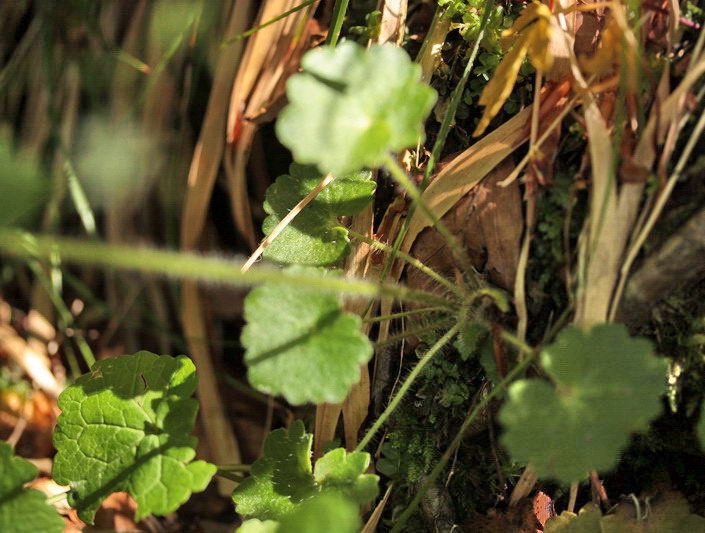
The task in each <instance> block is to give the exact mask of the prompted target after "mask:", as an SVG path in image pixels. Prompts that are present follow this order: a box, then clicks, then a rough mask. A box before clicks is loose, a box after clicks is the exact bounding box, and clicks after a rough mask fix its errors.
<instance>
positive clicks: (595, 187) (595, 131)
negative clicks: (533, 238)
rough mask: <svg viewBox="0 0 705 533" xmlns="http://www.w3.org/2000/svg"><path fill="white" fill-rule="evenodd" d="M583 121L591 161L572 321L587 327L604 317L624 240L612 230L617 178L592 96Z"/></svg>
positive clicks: (606, 132)
mask: <svg viewBox="0 0 705 533" xmlns="http://www.w3.org/2000/svg"><path fill="white" fill-rule="evenodd" d="M585 124H586V127H587V133H588V147H589V152H590V162H591V165H592V191H591V196H590V218H589V226H588V232H587V238H586V241H585V243H584V246H583V248H582V253H583V255H584V257H583V259H584V264H585V265H586V270H585V283H584V285H583V286H582V287H581V291H580V293H579V294H578V304H577V312H576V317H575V322H576V323H577V324H579V325H581V326H583V327H589V326H591V325H592V324H594V323H597V322H604V321H605V320H606V319H607V313H608V311H609V305H610V299H611V295H612V291H613V290H614V286H615V282H616V280H617V273H618V269H619V260H620V258H621V256H622V252H623V250H624V240H623V238H622V237H621V236H620V235H618V234H617V232H616V231H615V228H614V225H615V221H616V217H617V182H616V178H615V176H614V165H613V156H612V154H613V149H612V142H611V139H610V134H609V130H608V129H607V125H606V124H605V120H604V118H603V117H602V114H601V113H600V109H599V108H598V106H597V104H596V103H595V101H594V100H590V101H589V102H587V103H586V104H585Z"/></svg>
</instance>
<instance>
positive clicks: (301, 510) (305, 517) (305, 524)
mask: <svg viewBox="0 0 705 533" xmlns="http://www.w3.org/2000/svg"><path fill="white" fill-rule="evenodd" d="M360 525H361V524H360V516H359V513H358V508H357V505H355V504H353V503H351V502H350V501H349V500H347V499H346V498H344V497H342V496H340V495H337V494H334V493H323V494H319V495H317V496H315V497H314V498H311V499H310V500H307V501H305V502H303V503H302V504H301V505H300V506H299V507H298V508H297V510H296V512H294V513H292V514H291V515H290V516H288V517H286V518H285V519H283V520H282V522H281V524H280V526H279V529H278V530H277V533H304V532H305V533H331V532H333V531H335V533H357V532H358V531H359V530H360Z"/></svg>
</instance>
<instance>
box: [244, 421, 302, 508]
mask: <svg viewBox="0 0 705 533" xmlns="http://www.w3.org/2000/svg"><path fill="white" fill-rule="evenodd" d="M312 440H313V436H312V435H310V434H308V433H306V429H305V427H304V424H303V422H301V421H300V420H297V421H296V422H294V424H293V425H292V426H291V428H290V429H276V430H274V431H272V432H271V433H270V434H269V435H267V439H266V440H265V442H264V457H262V458H261V459H257V460H256V461H255V462H254V463H253V464H252V468H251V470H250V474H251V475H250V477H248V478H247V479H246V480H245V481H243V482H242V483H241V484H240V485H238V487H237V488H235V490H234V491H233V501H234V502H235V504H236V505H237V512H238V513H239V514H243V515H248V516H256V517H257V518H259V519H260V520H266V519H271V520H281V519H282V518H283V517H284V516H288V515H289V514H291V513H292V512H293V511H294V509H295V504H296V503H299V502H300V501H302V500H303V499H305V498H307V497H308V496H310V495H311V494H312V493H313V492H314V490H315V480H314V478H313V474H312V473H311V444H312Z"/></svg>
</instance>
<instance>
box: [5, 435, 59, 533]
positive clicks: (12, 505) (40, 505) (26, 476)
mask: <svg viewBox="0 0 705 533" xmlns="http://www.w3.org/2000/svg"><path fill="white" fill-rule="evenodd" d="M35 477H37V468H36V467H35V466H34V465H33V464H32V463H30V462H28V461H25V460H24V459H21V458H19V457H13V456H12V447H11V446H10V445H9V444H7V443H5V442H2V441H0V531H2V532H3V533H37V532H38V531H41V532H42V533H61V532H62V531H63V530H64V521H63V519H62V518H61V516H60V515H59V513H57V512H56V509H54V508H53V507H52V506H51V505H48V504H47V503H46V496H45V495H44V494H43V493H41V492H40V491H38V490H34V489H25V488H23V487H24V484H25V483H28V482H30V481H32V480H33V479H34V478H35Z"/></svg>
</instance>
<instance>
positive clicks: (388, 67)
mask: <svg viewBox="0 0 705 533" xmlns="http://www.w3.org/2000/svg"><path fill="white" fill-rule="evenodd" d="M301 64H302V66H303V69H304V71H303V73H301V74H297V75H295V76H293V77H292V78H291V79H290V80H289V82H288V84H287V90H286V94H287V96H288V98H289V105H288V106H287V107H286V108H285V109H284V110H283V111H282V112H281V114H280V116H279V119H278V121H277V125H276V131H277V137H279V140H280V141H281V142H282V143H283V144H284V145H285V146H286V147H287V148H289V149H290V150H291V151H292V152H293V153H294V159H296V161H297V162H299V163H302V164H311V165H316V166H317V167H318V169H319V170H320V171H321V172H322V173H323V174H328V173H332V174H333V175H335V176H344V175H346V174H349V173H351V172H357V171H359V170H361V169H362V168H364V167H369V168H373V167H377V166H380V165H381V164H382V163H383V161H384V158H385V156H386V155H387V154H388V153H389V152H396V151H399V150H401V149H403V148H406V147H408V146H412V145H415V144H416V143H417V142H418V141H419V140H422V139H423V136H424V130H423V121H424V120H425V118H426V117H427V116H428V114H429V113H430V111H431V108H432V107H433V104H434V102H435V100H436V94H435V91H434V90H433V89H431V88H430V87H429V86H427V85H425V84H423V83H421V82H420V78H421V68H420V67H419V65H417V64H415V63H413V62H412V61H411V60H410V59H409V57H408V55H407V54H406V52H404V51H403V50H402V49H400V48H397V47H395V46H391V45H382V46H379V45H372V46H371V47H370V48H363V47H362V46H360V45H358V44H355V43H354V42H352V41H347V42H344V43H342V44H340V45H338V46H336V47H335V48H331V47H327V46H324V47H320V48H316V49H314V50H312V51H310V52H308V53H307V54H306V55H305V56H304V58H303V61H302V63H301ZM312 102H315V104H316V105H315V106H314V105H311V104H312Z"/></svg>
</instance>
